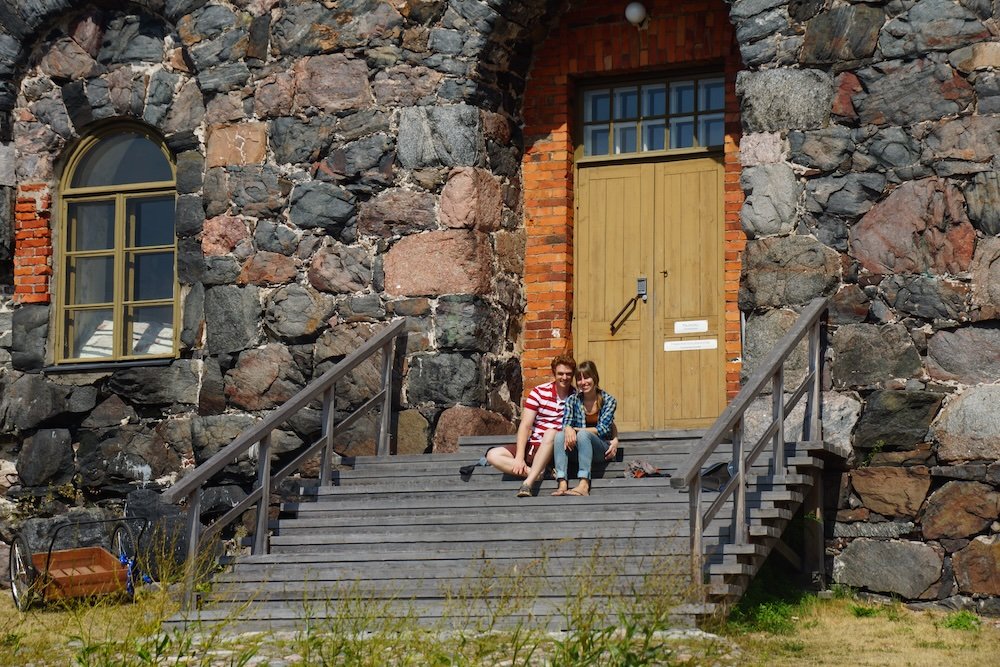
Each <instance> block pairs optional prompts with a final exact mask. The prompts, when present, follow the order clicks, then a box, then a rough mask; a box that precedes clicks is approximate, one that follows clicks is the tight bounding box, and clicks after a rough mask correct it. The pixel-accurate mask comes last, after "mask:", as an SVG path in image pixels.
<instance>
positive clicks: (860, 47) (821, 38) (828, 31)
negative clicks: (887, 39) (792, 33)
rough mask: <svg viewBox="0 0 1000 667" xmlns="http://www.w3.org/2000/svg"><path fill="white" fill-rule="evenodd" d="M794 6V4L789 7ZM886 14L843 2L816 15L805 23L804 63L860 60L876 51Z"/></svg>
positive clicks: (879, 10) (861, 5)
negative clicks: (843, 3)
mask: <svg viewBox="0 0 1000 667" xmlns="http://www.w3.org/2000/svg"><path fill="white" fill-rule="evenodd" d="M790 10H791V8H790ZM884 21H885V14H883V13H882V10H881V9H879V8H877V7H870V6H868V5H863V4H856V5H841V6H835V7H832V8H831V9H830V10H829V11H826V12H823V13H821V14H818V15H816V17H815V18H813V19H812V20H811V21H809V23H808V24H807V25H806V34H805V38H804V40H803V43H802V55H801V59H802V62H803V63H804V64H807V65H814V64H825V63H835V62H838V61H851V60H860V59H862V58H869V57H871V56H872V54H873V53H875V46H876V44H877V42H878V35H879V29H880V28H881V27H882V23H883V22H884Z"/></svg>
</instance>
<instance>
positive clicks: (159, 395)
mask: <svg viewBox="0 0 1000 667" xmlns="http://www.w3.org/2000/svg"><path fill="white" fill-rule="evenodd" d="M200 365H201V362H199V361H193V360H191V359H176V360H174V361H172V362H171V363H170V365H169V366H166V367H157V366H146V367H137V368H125V369H122V370H120V371H115V372H114V373H113V374H112V375H111V378H110V379H109V380H108V388H109V389H111V391H113V392H115V393H116V394H119V395H122V396H125V397H126V398H127V399H128V400H129V402H131V403H135V404H137V405H177V404H180V405H195V404H197V403H198V382H199V376H200V374H201V368H200Z"/></svg>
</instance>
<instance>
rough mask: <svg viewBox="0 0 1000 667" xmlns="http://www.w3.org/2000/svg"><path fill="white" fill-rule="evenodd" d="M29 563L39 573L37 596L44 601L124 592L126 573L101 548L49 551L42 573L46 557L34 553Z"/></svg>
mask: <svg viewBox="0 0 1000 667" xmlns="http://www.w3.org/2000/svg"><path fill="white" fill-rule="evenodd" d="M31 560H32V562H33V563H34V565H35V569H37V570H38V571H39V572H40V573H41V580H40V585H41V594H42V596H43V597H44V598H45V599H46V600H59V599H62V598H75V597H85V596H88V595H104V594H107V593H118V592H121V591H124V590H125V585H126V580H127V578H128V571H127V569H126V567H125V566H124V565H122V564H121V563H120V562H119V561H118V559H117V558H115V557H114V556H113V555H111V554H110V553H109V552H108V551H107V550H106V549H103V548H101V547H81V548H78V549H63V550H60V551H53V552H52V558H51V560H49V562H48V572H46V570H45V565H46V563H45V561H46V554H45V553H44V552H43V553H36V554H34V555H33V556H32V557H31Z"/></svg>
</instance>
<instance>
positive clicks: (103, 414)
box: [80, 394, 138, 428]
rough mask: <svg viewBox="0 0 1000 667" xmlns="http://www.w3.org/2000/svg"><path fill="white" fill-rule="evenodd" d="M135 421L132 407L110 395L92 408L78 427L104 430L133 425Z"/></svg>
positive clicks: (116, 396)
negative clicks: (108, 427) (111, 427)
mask: <svg viewBox="0 0 1000 667" xmlns="http://www.w3.org/2000/svg"><path fill="white" fill-rule="evenodd" d="M137 420H138V416H137V415H136V414H135V410H133V409H132V406H130V405H128V404H127V403H125V402H124V401H123V400H122V399H121V398H120V397H119V396H118V395H116V394H112V395H111V396H109V397H108V398H107V399H105V400H104V401H103V402H102V403H101V404H100V405H98V406H97V407H96V408H94V410H93V412H91V413H90V414H89V415H87V418H86V419H84V420H83V422H82V423H81V424H80V425H81V426H83V427H84V428H105V427H107V426H121V425H122V424H133V423H135V422H136V421H137Z"/></svg>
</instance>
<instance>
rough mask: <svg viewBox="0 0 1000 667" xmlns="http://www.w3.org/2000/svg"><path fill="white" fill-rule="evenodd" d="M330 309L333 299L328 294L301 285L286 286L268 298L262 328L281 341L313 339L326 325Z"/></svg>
mask: <svg viewBox="0 0 1000 667" xmlns="http://www.w3.org/2000/svg"><path fill="white" fill-rule="evenodd" d="M333 309H334V303H333V298H332V297H330V296H329V295H326V294H320V293H318V292H315V291H313V290H311V289H307V288H305V287H302V286H301V285H288V286H287V287H281V288H279V289H277V290H275V291H274V292H272V293H271V294H270V296H269V297H268V299H267V306H266V310H265V314H264V325H265V326H266V327H267V329H268V331H270V332H271V333H272V334H273V335H275V336H278V337H281V338H302V337H304V336H313V335H315V334H316V332H317V331H319V330H320V329H323V328H324V327H326V326H327V320H328V319H329V318H330V316H331V315H332V314H333Z"/></svg>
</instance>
